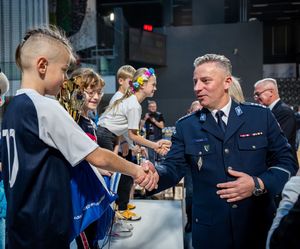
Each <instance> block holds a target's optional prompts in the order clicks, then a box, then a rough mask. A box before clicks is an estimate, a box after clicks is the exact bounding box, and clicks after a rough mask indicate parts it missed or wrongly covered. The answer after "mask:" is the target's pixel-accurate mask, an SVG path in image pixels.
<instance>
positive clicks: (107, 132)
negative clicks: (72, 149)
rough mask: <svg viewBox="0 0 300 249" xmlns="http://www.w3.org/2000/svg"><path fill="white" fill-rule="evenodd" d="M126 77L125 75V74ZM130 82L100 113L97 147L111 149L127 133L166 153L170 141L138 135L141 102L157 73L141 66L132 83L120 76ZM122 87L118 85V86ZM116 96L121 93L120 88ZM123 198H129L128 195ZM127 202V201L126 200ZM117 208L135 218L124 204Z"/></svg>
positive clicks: (151, 90) (150, 92)
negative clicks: (98, 142) (155, 140)
mask: <svg viewBox="0 0 300 249" xmlns="http://www.w3.org/2000/svg"><path fill="white" fill-rule="evenodd" d="M125 77H126V76H125ZM126 80H127V82H128V83H129V88H127V90H126V92H125V94H124V95H123V96H122V97H121V98H118V99H117V98H116V100H115V101H111V103H112V104H111V105H110V106H109V107H108V108H107V110H106V111H105V112H104V113H103V114H102V115H101V117H100V119H99V123H98V124H99V126H98V128H97V137H99V138H101V139H99V141H100V144H99V145H100V146H101V147H104V148H107V149H110V150H113V149H114V147H115V146H116V144H117V143H118V136H124V135H125V136H126V134H127V133H128V137H129V139H130V140H133V141H134V142H135V143H137V144H138V145H144V146H146V147H149V148H152V149H154V150H155V151H156V152H158V153H160V154H162V155H164V154H166V153H167V152H168V150H169V147H170V146H171V142H170V141H167V140H160V141H158V142H152V141H149V140H147V139H145V138H143V137H142V136H140V135H139V134H138V130H139V124H140V120H141V114H142V108H141V105H140V103H142V101H143V100H144V99H146V98H147V97H152V96H153V94H154V92H155V90H156V76H155V74H154V70H153V69H147V68H140V69H138V70H137V71H136V72H135V74H134V76H133V82H132V81H130V77H128V76H127V78H125V79H124V78H123V82H126ZM120 88H121V87H120ZM119 92H120V93H118V94H119V95H121V94H122V92H121V91H119ZM103 138H105V139H103ZM126 198H127V199H129V195H128V197H127V195H126ZM127 203H128V201H127ZM119 211H120V213H121V214H122V215H124V218H125V219H128V220H136V217H135V216H134V215H133V214H134V213H132V212H129V211H128V210H127V205H123V206H119Z"/></svg>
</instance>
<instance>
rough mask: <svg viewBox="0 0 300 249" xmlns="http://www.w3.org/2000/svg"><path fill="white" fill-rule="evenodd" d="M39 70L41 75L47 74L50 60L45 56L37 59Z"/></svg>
mask: <svg viewBox="0 0 300 249" xmlns="http://www.w3.org/2000/svg"><path fill="white" fill-rule="evenodd" d="M36 65H37V70H38V72H39V74H40V75H45V73H46V71H47V66H48V60H47V59H46V58H45V57H39V58H38V59H37V64H36Z"/></svg>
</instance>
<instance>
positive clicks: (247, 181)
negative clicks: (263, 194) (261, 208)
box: [217, 169, 255, 202]
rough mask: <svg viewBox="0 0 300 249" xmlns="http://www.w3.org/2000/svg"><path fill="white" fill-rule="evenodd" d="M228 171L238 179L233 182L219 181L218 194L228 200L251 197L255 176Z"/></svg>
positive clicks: (233, 200)
mask: <svg viewBox="0 0 300 249" xmlns="http://www.w3.org/2000/svg"><path fill="white" fill-rule="evenodd" d="M228 173H229V174H230V175H232V176H234V177H236V178H237V179H236V180H235V181H231V182H225V183H219V184H217V188H219V189H220V190H218V191H217V194H218V195H219V196H220V198H222V199H227V202H235V201H240V200H243V199H245V198H247V197H250V196H251V195H252V193H253V190H254V186H255V184H254V181H253V178H252V177H251V176H250V175H248V174H246V173H243V172H239V171H235V170H232V169H229V170H228Z"/></svg>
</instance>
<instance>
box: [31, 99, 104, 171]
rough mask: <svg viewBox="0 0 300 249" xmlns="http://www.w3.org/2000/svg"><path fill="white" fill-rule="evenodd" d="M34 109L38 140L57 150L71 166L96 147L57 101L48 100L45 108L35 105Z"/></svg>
mask: <svg viewBox="0 0 300 249" xmlns="http://www.w3.org/2000/svg"><path fill="white" fill-rule="evenodd" d="M36 109H37V114H38V115H37V116H38V122H39V137H40V139H41V140H42V141H43V142H44V143H46V144H48V145H49V146H51V147H53V148H55V149H57V150H59V151H60V152H61V153H62V154H63V155H64V157H65V158H66V159H67V161H69V163H70V164H71V165H72V166H75V165H77V164H78V163H79V162H80V161H82V160H83V159H84V158H85V157H86V156H87V155H88V154H90V153H91V152H92V151H94V150H95V149H96V148H97V147H98V145H97V144H96V143H95V142H94V141H92V140H91V139H90V138H89V137H88V136H87V135H86V134H85V133H84V132H83V130H82V129H81V128H80V127H79V126H78V125H77V123H76V122H75V121H74V120H73V119H72V118H71V116H70V115H69V114H68V113H67V111H65V109H63V107H61V106H60V105H59V103H58V102H57V101H55V100H49V103H48V104H47V107H46V106H41V105H36Z"/></svg>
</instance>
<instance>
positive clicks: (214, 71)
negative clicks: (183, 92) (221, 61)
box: [193, 62, 232, 109]
mask: <svg viewBox="0 0 300 249" xmlns="http://www.w3.org/2000/svg"><path fill="white" fill-rule="evenodd" d="M193 81H194V91H195V94H196V97H197V99H198V100H199V102H200V104H201V105H202V106H203V107H206V108H210V109H221V108H222V107H224V106H225V105H226V104H227V103H228V101H229V95H228V88H229V86H230V85H231V82H232V80H231V76H230V75H229V74H228V73H227V72H226V71H225V70H224V69H223V68H221V67H220V66H218V65H217V64H216V63H215V62H207V63H204V64H201V65H199V66H197V67H196V68H195V70H194V77H193Z"/></svg>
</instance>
